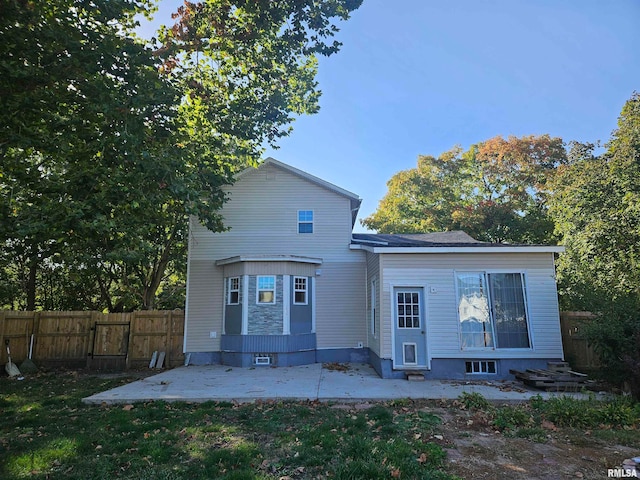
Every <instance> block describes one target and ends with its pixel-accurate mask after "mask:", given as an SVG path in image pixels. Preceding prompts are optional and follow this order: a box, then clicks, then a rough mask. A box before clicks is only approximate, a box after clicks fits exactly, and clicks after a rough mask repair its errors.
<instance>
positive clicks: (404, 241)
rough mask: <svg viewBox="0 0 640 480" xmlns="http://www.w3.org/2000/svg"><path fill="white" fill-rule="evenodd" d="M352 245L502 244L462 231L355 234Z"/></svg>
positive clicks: (428, 245) (440, 245)
mask: <svg viewBox="0 0 640 480" xmlns="http://www.w3.org/2000/svg"><path fill="white" fill-rule="evenodd" d="M352 243H354V244H356V245H358V244H360V245H376V246H380V247H473V246H478V247H488V246H498V245H501V244H496V243H487V242H481V241H479V240H476V239H475V238H473V237H471V236H470V235H467V234H466V233H465V232H462V231H460V230H454V231H451V232H435V233H407V234H386V233H354V234H353V241H352Z"/></svg>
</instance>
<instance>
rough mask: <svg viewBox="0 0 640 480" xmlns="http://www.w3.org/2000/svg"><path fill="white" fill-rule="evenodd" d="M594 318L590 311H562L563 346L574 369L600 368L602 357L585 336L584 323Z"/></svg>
mask: <svg viewBox="0 0 640 480" xmlns="http://www.w3.org/2000/svg"><path fill="white" fill-rule="evenodd" d="M592 318H594V315H593V314H592V313H590V312H561V313H560V328H561V329H562V347H563V348H564V356H565V359H566V360H567V362H569V363H570V364H571V368H572V369H573V370H577V371H581V370H587V371H588V370H595V369H598V368H600V366H601V364H600V359H599V358H598V355H597V354H596V353H595V351H594V350H593V347H592V346H591V345H589V343H588V342H587V339H586V338H585V336H584V333H583V330H584V324H585V323H586V322H588V321H590V320H591V319H592Z"/></svg>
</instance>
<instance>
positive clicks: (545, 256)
mask: <svg viewBox="0 0 640 480" xmlns="http://www.w3.org/2000/svg"><path fill="white" fill-rule="evenodd" d="M417 265H420V267H419V268H417V267H416V266H417ZM383 268H384V270H383V273H384V276H383V278H384V283H383V293H382V313H383V330H386V331H387V332H389V333H390V332H391V331H392V328H393V324H394V321H393V319H392V308H391V307H392V305H391V301H392V299H391V292H392V288H393V286H417V287H424V288H425V295H426V306H427V335H428V337H427V341H428V348H429V354H430V356H431V358H468V357H471V356H472V357H474V358H491V359H499V358H522V357H528V358H562V357H563V353H562V337H561V333H560V319H559V312H558V296H557V291H556V282H555V269H554V262H553V255H552V254H550V253H540V254H515V253H513V254H512V253H509V254H479V253H478V254H441V255H438V254H424V255H418V254H411V255H402V254H398V255H383ZM492 270H502V271H512V272H524V273H525V275H526V279H527V300H528V307H529V327H530V329H531V331H530V336H531V339H532V346H533V348H532V350H526V351H522V350H520V351H517V350H506V349H496V350H487V351H479V350H473V351H469V350H464V351H463V350H461V348H460V340H459V330H458V318H457V305H456V303H457V301H456V293H455V272H456V271H489V272H490V271H492ZM382 340H383V344H382V355H381V357H383V358H391V336H390V334H389V335H385V336H384V338H383V339H382Z"/></svg>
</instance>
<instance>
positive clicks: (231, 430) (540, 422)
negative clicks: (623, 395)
mask: <svg viewBox="0 0 640 480" xmlns="http://www.w3.org/2000/svg"><path fill="white" fill-rule="evenodd" d="M131 380H132V378H116V379H113V378H111V379H107V378H104V377H97V376H90V375H86V374H76V373H73V372H50V373H43V374H39V375H36V376H32V377H28V378H27V379H25V380H24V381H16V380H10V379H8V378H7V377H1V378H0V415H1V416H2V419H1V420H0V479H3V480H9V479H19V478H33V479H52V480H53V479H58V478H60V479H62V478H64V479H117V478H123V479H142V480H144V479H153V480H162V479H189V480H198V479H279V480H281V479H284V480H293V479H313V478H323V479H324V478H331V479H394V478H400V479H453V478H456V477H455V476H454V475H452V474H451V472H453V471H455V468H454V467H455V466H454V465H452V464H447V463H446V461H445V460H446V457H447V449H448V448H455V445H454V444H452V443H451V442H455V441H456V438H458V439H463V440H464V439H468V438H470V437H472V436H474V435H480V436H482V435H484V437H482V438H484V439H485V440H486V439H488V438H491V437H492V436H496V438H498V437H502V438H505V439H509V438H513V439H514V440H515V439H523V438H525V439H527V441H529V442H533V443H539V442H541V443H545V442H555V441H556V440H557V441H559V442H565V443H566V442H573V444H576V442H578V441H580V442H587V443H588V444H590V445H591V444H594V445H596V447H598V446H599V445H626V446H627V447H631V448H640V435H638V432H639V431H640V404H634V403H633V402H631V401H630V400H628V399H620V398H619V399H616V400H614V401H612V402H596V401H594V400H575V399H572V398H558V399H555V400H550V401H544V400H542V399H541V398H540V397H536V398H534V399H532V400H531V401H530V402H526V403H523V404H520V405H494V404H491V403H489V402H487V401H486V400H485V399H484V398H483V397H482V396H480V395H478V394H463V395H461V396H460V397H459V398H458V399H457V400H454V401H451V402H426V401H411V400H399V401H394V402H378V403H371V404H368V405H364V406H362V408H360V407H359V406H357V405H339V404H338V405H332V404H327V403H316V402H260V403H255V404H232V403H220V402H207V403H200V404H187V403H164V402H152V403H137V404H133V405H114V406H95V405H84V404H82V402H81V399H82V398H84V397H86V396H89V395H92V394H94V393H97V392H99V391H103V390H107V389H110V388H113V387H116V386H119V385H122V384H124V383H127V382H130V381H131ZM434 412H435V413H434ZM443 419H445V420H446V424H444V423H443ZM586 432H588V433H586ZM443 438H444V440H443ZM569 439H570V440H569ZM531 444H532V443H531ZM531 444H530V445H531ZM527 448H529V447H527ZM598 448H599V447H598ZM568 451H569V450H567V452H568ZM578 455H579V454H578ZM537 462H538V460H537V459H534V463H533V465H531V466H527V468H530V470H532V469H535V468H536V464H537ZM598 471H600V470H598ZM602 471H604V470H602Z"/></svg>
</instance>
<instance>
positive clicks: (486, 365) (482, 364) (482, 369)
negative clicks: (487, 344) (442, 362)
mask: <svg viewBox="0 0 640 480" xmlns="http://www.w3.org/2000/svg"><path fill="white" fill-rule="evenodd" d="M464 364H465V373H468V374H471V375H482V374H486V373H491V374H494V373H498V372H497V370H496V361H495V360H470V361H467V362H464Z"/></svg>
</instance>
